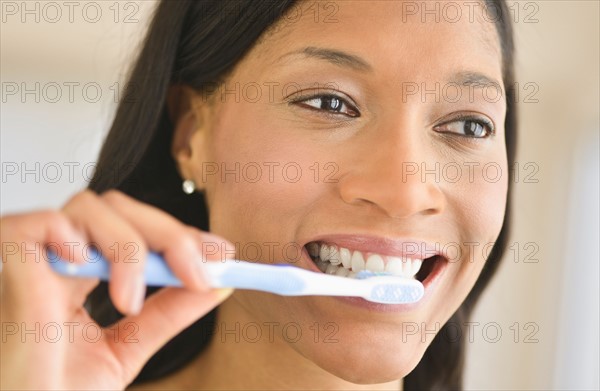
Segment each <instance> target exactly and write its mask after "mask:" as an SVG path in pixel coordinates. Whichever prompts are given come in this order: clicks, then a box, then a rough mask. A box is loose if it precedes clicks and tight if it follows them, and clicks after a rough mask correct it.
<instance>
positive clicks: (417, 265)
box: [410, 259, 423, 276]
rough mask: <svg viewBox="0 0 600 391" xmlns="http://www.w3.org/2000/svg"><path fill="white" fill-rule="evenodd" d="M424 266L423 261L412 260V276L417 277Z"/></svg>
mask: <svg viewBox="0 0 600 391" xmlns="http://www.w3.org/2000/svg"><path fill="white" fill-rule="evenodd" d="M422 264H423V261H422V260H420V259H413V260H412V270H411V273H410V274H411V276H416V275H417V273H418V272H419V270H420V269H421V265H422Z"/></svg>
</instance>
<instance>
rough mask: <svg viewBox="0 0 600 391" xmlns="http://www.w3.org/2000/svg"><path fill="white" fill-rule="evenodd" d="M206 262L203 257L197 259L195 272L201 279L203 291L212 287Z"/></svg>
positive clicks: (200, 285)
mask: <svg viewBox="0 0 600 391" xmlns="http://www.w3.org/2000/svg"><path fill="white" fill-rule="evenodd" d="M204 262H206V261H205V260H204V259H203V258H200V259H198V260H197V261H196V267H195V272H196V276H197V277H198V279H199V280H200V284H199V287H200V288H201V289H202V290H203V291H207V290H209V289H210V285H209V280H208V274H207V273H206V269H205V268H204Z"/></svg>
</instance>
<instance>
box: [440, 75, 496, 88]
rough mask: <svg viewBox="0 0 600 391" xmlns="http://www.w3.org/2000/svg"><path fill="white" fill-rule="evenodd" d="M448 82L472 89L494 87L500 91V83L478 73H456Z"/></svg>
mask: <svg viewBox="0 0 600 391" xmlns="http://www.w3.org/2000/svg"><path fill="white" fill-rule="evenodd" d="M449 82H450V83H455V84H459V85H462V86H464V87H473V88H486V87H490V86H494V87H496V88H499V89H500V90H501V91H502V83H500V82H499V81H498V80H496V79H494V78H491V77H489V76H486V75H484V74H483V73H479V72H470V71H467V72H458V73H456V74H454V75H453V76H452V77H451V78H450V80H449Z"/></svg>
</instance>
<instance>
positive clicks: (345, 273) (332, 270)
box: [312, 258, 358, 278]
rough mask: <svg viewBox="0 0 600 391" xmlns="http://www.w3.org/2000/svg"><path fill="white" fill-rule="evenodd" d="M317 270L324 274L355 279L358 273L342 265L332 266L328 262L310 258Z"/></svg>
mask: <svg viewBox="0 0 600 391" xmlns="http://www.w3.org/2000/svg"><path fill="white" fill-rule="evenodd" d="M312 259H313V261H314V262H315V264H316V265H317V267H318V268H319V270H321V271H322V272H323V273H325V274H332V275H336V276H341V277H348V278H355V277H356V275H357V274H358V272H356V271H353V270H349V269H346V268H345V267H344V266H342V264H340V265H333V264H331V263H330V262H328V261H322V260H321V259H319V258H312Z"/></svg>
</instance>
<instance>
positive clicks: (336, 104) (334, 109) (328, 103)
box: [291, 95, 360, 117]
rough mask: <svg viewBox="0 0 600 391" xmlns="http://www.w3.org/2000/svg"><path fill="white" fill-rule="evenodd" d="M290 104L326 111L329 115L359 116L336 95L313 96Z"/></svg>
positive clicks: (356, 111)
mask: <svg viewBox="0 0 600 391" xmlns="http://www.w3.org/2000/svg"><path fill="white" fill-rule="evenodd" d="M291 103H296V104H300V105H301V106H306V107H307V108H310V109H313V110H318V111H326V112H328V113H330V114H343V115H346V116H348V117H359V116H360V113H359V112H358V110H356V109H355V108H354V107H353V106H352V105H350V104H349V103H348V102H346V101H345V100H344V99H342V98H340V97H339V96H336V95H315V96H311V97H309V98H299V99H295V100H294V101H292V102H291Z"/></svg>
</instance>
